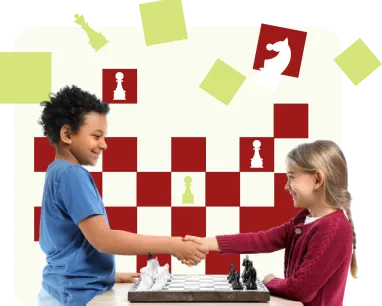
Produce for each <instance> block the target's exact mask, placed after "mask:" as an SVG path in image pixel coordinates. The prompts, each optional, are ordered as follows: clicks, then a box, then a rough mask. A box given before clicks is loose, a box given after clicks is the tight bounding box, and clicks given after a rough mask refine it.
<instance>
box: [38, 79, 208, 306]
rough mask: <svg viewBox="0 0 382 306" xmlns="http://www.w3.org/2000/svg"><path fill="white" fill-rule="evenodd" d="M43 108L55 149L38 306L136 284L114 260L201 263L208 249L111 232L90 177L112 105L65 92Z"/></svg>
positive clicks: (82, 301) (76, 301)
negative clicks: (155, 257)
mask: <svg viewBox="0 0 382 306" xmlns="http://www.w3.org/2000/svg"><path fill="white" fill-rule="evenodd" d="M41 105H42V106H44V109H43V111H42V115H41V119H40V120H39V124H41V125H42V127H43V131H44V135H45V136H47V137H48V139H49V141H50V143H51V144H52V145H54V146H55V148H56V157H55V160H54V161H53V162H52V163H51V164H50V165H49V166H48V169H47V171H46V177H45V185H44V191H43V199H42V208H41V220H40V239H39V242H40V246H41V249H42V251H43V252H44V253H45V254H46V261H47V264H46V266H45V268H44V269H43V272H42V286H41V291H40V294H39V305H81V306H83V305H86V304H87V303H88V302H89V301H91V300H92V299H93V298H94V297H95V296H96V295H99V294H102V293H103V292H105V291H107V290H109V289H111V288H112V287H113V285H114V283H115V282H133V281H134V278H135V277H139V274H136V273H116V269H115V260H114V255H115V254H117V255H138V254H148V253H149V252H152V253H155V254H160V253H167V254H171V255H173V256H175V257H177V258H178V259H179V260H181V259H189V260H192V262H193V263H194V264H198V263H199V262H200V261H201V260H202V259H204V258H205V255H206V253H207V252H208V251H207V250H206V249H205V248H204V247H203V246H201V245H199V244H196V243H194V242H191V241H189V242H184V241H182V237H160V236H147V235H138V234H134V233H129V232H126V231H121V230H111V229H110V227H109V221H108V218H107V214H106V211H105V207H104V204H103V201H102V199H101V197H100V195H99V193H98V190H97V188H96V185H95V183H94V181H93V178H92V176H91V175H90V173H89V172H88V171H87V170H86V169H85V168H84V167H82V166H84V165H90V166H94V165H96V163H97V160H98V158H99V157H100V155H101V153H102V151H103V150H105V149H106V148H107V144H106V141H105V135H106V134H107V118H106V116H107V114H108V113H109V105H108V104H105V103H102V101H100V100H99V99H98V98H97V97H96V96H95V95H92V94H90V93H88V92H86V91H83V90H82V89H80V88H78V87H76V86H72V87H68V86H66V87H64V88H63V89H61V90H60V91H59V92H58V93H57V94H56V95H54V96H52V97H51V99H50V101H44V102H42V103H41Z"/></svg>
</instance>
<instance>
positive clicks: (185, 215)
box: [171, 206, 206, 237]
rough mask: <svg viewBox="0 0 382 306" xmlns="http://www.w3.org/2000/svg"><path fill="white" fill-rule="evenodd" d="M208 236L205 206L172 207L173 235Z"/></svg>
mask: <svg viewBox="0 0 382 306" xmlns="http://www.w3.org/2000/svg"><path fill="white" fill-rule="evenodd" d="M186 235H191V236H198V237H205V236H206V208H205V207H175V206H173V207H171V236H177V237H184V236H186Z"/></svg>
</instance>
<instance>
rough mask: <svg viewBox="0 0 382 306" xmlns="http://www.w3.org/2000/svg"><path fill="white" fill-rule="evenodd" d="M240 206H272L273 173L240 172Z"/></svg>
mask: <svg viewBox="0 0 382 306" xmlns="http://www.w3.org/2000/svg"><path fill="white" fill-rule="evenodd" d="M240 206H246V207H248V206H251V207H253V206H256V207H273V206H274V173H273V172H240Z"/></svg>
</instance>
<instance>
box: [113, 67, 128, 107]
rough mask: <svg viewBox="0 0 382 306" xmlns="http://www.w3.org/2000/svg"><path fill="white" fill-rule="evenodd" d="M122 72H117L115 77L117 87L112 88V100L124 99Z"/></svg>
mask: <svg viewBox="0 0 382 306" xmlns="http://www.w3.org/2000/svg"><path fill="white" fill-rule="evenodd" d="M123 77H124V75H123V73H122V72H117V73H116V74H115V78H116V79H117V83H118V84H117V88H116V89H115V90H114V99H113V100H126V91H125V90H124V89H123V87H122V82H123V81H122V80H123Z"/></svg>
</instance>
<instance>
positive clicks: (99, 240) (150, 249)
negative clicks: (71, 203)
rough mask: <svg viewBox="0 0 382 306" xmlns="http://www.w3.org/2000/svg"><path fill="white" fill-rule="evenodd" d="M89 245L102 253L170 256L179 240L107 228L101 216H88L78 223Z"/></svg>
mask: <svg viewBox="0 0 382 306" xmlns="http://www.w3.org/2000/svg"><path fill="white" fill-rule="evenodd" d="M78 226H79V228H80V229H81V231H82V233H83V234H84V236H85V237H86V239H87V240H88V241H89V243H90V244H91V245H92V246H93V247H94V248H96V249H97V250H99V251H100V252H103V253H110V254H116V255H140V254H148V253H156V254H164V253H166V254H170V253H172V252H173V250H174V249H175V248H176V245H177V244H178V243H179V242H181V238H175V237H161V236H146V235H138V234H134V233H130V232H126V231H122V230H112V229H110V228H109V227H108V225H107V223H106V220H105V218H104V216H103V215H94V216H90V217H88V218H86V219H84V220H82V221H80V222H79V223H78Z"/></svg>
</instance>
